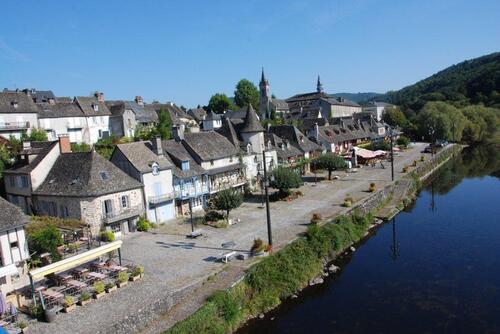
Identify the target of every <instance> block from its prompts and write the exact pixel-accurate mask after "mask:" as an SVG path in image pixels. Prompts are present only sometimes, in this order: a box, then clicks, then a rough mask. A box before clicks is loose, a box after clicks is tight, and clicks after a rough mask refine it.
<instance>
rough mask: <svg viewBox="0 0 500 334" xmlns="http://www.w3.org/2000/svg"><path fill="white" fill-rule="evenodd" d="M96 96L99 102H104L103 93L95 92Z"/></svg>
mask: <svg viewBox="0 0 500 334" xmlns="http://www.w3.org/2000/svg"><path fill="white" fill-rule="evenodd" d="M94 96H95V98H96V99H97V101H99V102H104V94H103V93H102V92H95V93H94Z"/></svg>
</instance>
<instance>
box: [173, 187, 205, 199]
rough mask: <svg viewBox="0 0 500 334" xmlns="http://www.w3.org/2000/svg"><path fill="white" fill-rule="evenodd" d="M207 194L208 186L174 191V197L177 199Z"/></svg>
mask: <svg viewBox="0 0 500 334" xmlns="http://www.w3.org/2000/svg"><path fill="white" fill-rule="evenodd" d="M207 192H208V185H207V184H204V185H202V186H198V187H186V188H182V189H181V190H176V191H175V197H177V198H182V197H190V196H193V195H201V194H206V193H207Z"/></svg>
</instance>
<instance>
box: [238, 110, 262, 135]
mask: <svg viewBox="0 0 500 334" xmlns="http://www.w3.org/2000/svg"><path fill="white" fill-rule="evenodd" d="M246 108H247V113H246V116H245V120H244V121H243V127H242V128H241V130H240V132H243V133H249V132H264V128H263V127H262V125H261V124H260V122H259V118H258V117H257V113H256V112H255V110H254V109H253V107H252V105H251V104H249V105H248V106H247V107H246Z"/></svg>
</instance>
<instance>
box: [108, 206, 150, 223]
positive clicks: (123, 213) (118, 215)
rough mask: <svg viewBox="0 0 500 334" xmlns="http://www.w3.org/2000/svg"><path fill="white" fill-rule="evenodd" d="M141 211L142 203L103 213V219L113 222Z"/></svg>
mask: <svg viewBox="0 0 500 334" xmlns="http://www.w3.org/2000/svg"><path fill="white" fill-rule="evenodd" d="M141 213H142V205H137V206H132V207H128V208H123V209H120V210H118V211H111V212H106V213H104V216H103V220H104V222H105V223H108V224H109V223H113V222H116V221H119V220H123V219H128V218H132V217H135V216H140V215H141Z"/></svg>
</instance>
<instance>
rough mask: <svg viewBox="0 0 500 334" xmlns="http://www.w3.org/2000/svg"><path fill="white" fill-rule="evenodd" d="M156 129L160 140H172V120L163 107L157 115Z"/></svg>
mask: <svg viewBox="0 0 500 334" xmlns="http://www.w3.org/2000/svg"><path fill="white" fill-rule="evenodd" d="M156 129H157V130H158V134H159V135H160V137H161V139H171V138H172V119H171V118H170V113H169V112H168V111H166V110H164V109H163V107H162V108H161V109H160V112H159V114H158V126H157V127H156Z"/></svg>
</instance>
